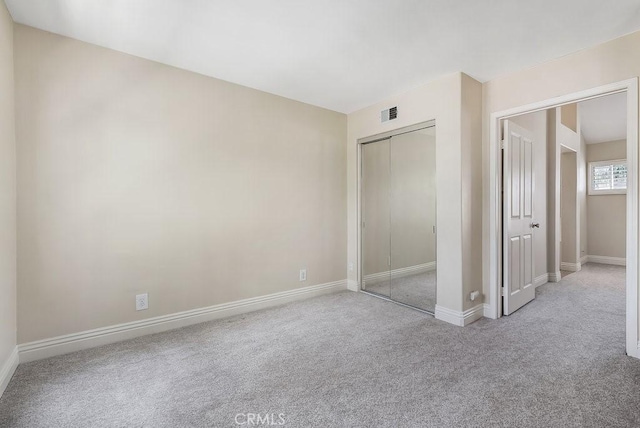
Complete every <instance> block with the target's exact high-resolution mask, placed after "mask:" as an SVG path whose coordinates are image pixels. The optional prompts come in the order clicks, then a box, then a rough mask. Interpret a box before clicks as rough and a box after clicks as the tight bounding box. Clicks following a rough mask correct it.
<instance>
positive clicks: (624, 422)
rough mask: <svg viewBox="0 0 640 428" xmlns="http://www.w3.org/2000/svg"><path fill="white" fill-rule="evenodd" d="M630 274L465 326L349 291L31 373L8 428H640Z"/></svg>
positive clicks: (4, 416)
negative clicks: (628, 334) (630, 347)
mask: <svg viewBox="0 0 640 428" xmlns="http://www.w3.org/2000/svg"><path fill="white" fill-rule="evenodd" d="M624 275H625V270H624V268H621V267H616V266H605V265H596V264H587V265H585V266H584V267H583V270H582V271H580V272H577V273H575V274H572V275H569V276H567V277H566V278H565V279H563V280H562V281H561V282H559V283H555V284H551V283H550V284H546V285H543V286H541V287H539V288H538V289H537V298H536V299H535V300H534V301H533V302H531V303H529V304H528V305H526V306H525V307H523V308H522V309H520V310H519V311H517V312H516V313H514V314H513V315H511V316H508V317H503V318H502V319H500V320H496V321H491V320H487V319H482V320H479V321H477V322H476V323H474V324H472V325H470V326H468V327H465V328H459V327H455V326H452V325H449V324H446V323H444V322H441V321H438V320H436V319H434V318H432V317H430V316H428V315H425V314H423V313H420V312H418V311H413V310H410V309H408V308H405V307H401V306H399V305H395V304H393V303H390V302H386V301H383V300H380V299H376V298H374V297H371V296H367V295H365V294H363V293H352V292H340V293H336V294H332V295H327V296H321V297H317V298H313V299H309V300H306V301H300V302H294V303H291V304H287V305H284V306H281V307H277V308H272V309H268V310H262V311H259V312H254V313H251V314H247V315H243V316H235V317H232V318H227V319H224V320H218V321H213V322H208V323H204V324H199V325H195V326H191V327H186V328H183V329H180V330H174V331H171V332H166V333H160V334H155V335H150V336H145V337H141V338H137V339H133V340H129V341H126V342H121V343H117V344H113V345H107V346H103V347H100V348H94V349H90V350H85V351H81V352H76V353H73V354H68V355H63V356H59V357H54V358H49V359H46V360H41V361H36V362H32V363H27V364H22V365H20V366H19V367H18V369H17V371H16V374H15V376H14V377H13V379H12V381H11V382H10V384H9V386H8V388H7V390H6V392H5V393H4V395H3V396H2V398H1V399H0V426H1V427H227V426H228V427H233V426H238V425H237V424H236V422H240V423H245V426H251V425H247V424H246V420H247V419H246V418H247V414H249V413H253V414H260V415H261V417H262V418H264V417H265V416H266V415H267V414H269V415H271V414H274V415H275V416H274V418H273V419H271V420H270V422H272V421H275V422H276V423H279V422H280V423H281V422H284V426H290V427H418V426H420V427H485V426H492V427H638V426H640V361H639V360H636V359H633V358H630V357H627V356H626V355H625V352H624V342H625V336H624V327H625V319H624V308H625V297H624V291H623V290H624ZM279 414H282V419H280V418H279V416H278V415H279ZM237 415H240V416H237ZM237 417H238V418H239V419H236V418H237ZM253 420H254V421H255V419H253ZM262 421H263V422H264V419H262ZM253 426H255V424H254V425H253Z"/></svg>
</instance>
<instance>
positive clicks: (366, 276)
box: [359, 122, 437, 314]
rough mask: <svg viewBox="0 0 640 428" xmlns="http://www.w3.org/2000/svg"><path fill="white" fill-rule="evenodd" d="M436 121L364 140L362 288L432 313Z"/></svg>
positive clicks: (361, 244) (433, 297) (435, 262)
mask: <svg viewBox="0 0 640 428" xmlns="http://www.w3.org/2000/svg"><path fill="white" fill-rule="evenodd" d="M435 138H436V136H435V125H434V123H433V122H430V123H426V124H423V125H421V126H420V125H418V126H414V127H411V128H409V129H407V128H404V129H400V130H397V131H395V132H393V133H391V134H389V135H383V136H377V137H372V138H369V139H365V140H363V141H361V142H360V144H359V147H360V171H361V174H360V217H361V218H360V227H361V231H360V232H361V233H360V236H361V243H360V254H361V257H360V260H361V266H360V272H361V275H360V278H361V284H360V289H361V290H362V291H364V292H366V293H368V294H371V295H374V296H376V297H381V298H384V299H387V300H390V301H393V302H396V303H400V304H402V305H406V306H410V307H412V308H416V309H419V310H422V311H424V312H428V313H430V314H433V313H434V311H435V305H436V288H437V279H436V278H437V261H436V190H435V189H436V186H435V184H436V183H435V178H436V177H435Z"/></svg>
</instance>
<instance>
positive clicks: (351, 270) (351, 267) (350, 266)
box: [349, 263, 353, 272]
mask: <svg viewBox="0 0 640 428" xmlns="http://www.w3.org/2000/svg"><path fill="white" fill-rule="evenodd" d="M349 272H353V263H349Z"/></svg>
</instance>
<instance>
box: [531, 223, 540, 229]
mask: <svg viewBox="0 0 640 428" xmlns="http://www.w3.org/2000/svg"><path fill="white" fill-rule="evenodd" d="M534 227H536V228H538V229H539V228H540V223H531V229H533V228H534Z"/></svg>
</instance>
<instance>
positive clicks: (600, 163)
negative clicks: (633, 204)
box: [587, 159, 629, 196]
mask: <svg viewBox="0 0 640 428" xmlns="http://www.w3.org/2000/svg"><path fill="white" fill-rule="evenodd" d="M604 165H611V166H613V165H624V166H625V167H626V168H627V181H628V179H629V175H628V174H629V166H628V165H627V160H626V159H611V160H602V161H593V162H589V165H588V168H589V177H588V178H589V182H588V183H587V194H588V195H590V196H598V195H626V194H627V188H628V187H629V185H628V182H627V183H625V186H626V187H625V188H624V189H594V188H593V167H596V166H604Z"/></svg>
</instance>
